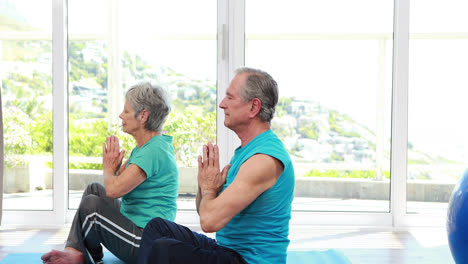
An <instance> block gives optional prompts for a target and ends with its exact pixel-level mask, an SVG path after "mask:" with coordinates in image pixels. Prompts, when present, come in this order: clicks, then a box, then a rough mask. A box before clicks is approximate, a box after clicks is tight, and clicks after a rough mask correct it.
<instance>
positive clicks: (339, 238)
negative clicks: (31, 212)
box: [0, 226, 454, 264]
mask: <svg viewBox="0 0 468 264" xmlns="http://www.w3.org/2000/svg"><path fill="white" fill-rule="evenodd" d="M194 229H195V230H197V228H194ZM68 230H69V228H66V227H65V228H57V229H16V228H8V227H1V228H0V260H1V259H3V258H4V257H5V256H6V255H7V254H9V253H20V252H21V253H26V252H46V251H49V250H51V249H62V248H63V246H64V241H65V239H66V238H67V235H68ZM197 231H198V230H197ZM290 238H291V244H290V247H289V249H294V250H326V249H331V248H333V249H335V250H339V251H341V252H342V253H343V254H344V255H345V256H346V257H347V258H348V259H349V260H350V261H351V263H353V264H358V263H359V264H367V263H369V264H370V263H372V264H376V263H377V264H390V263H392V264H393V263H395V264H405V263H408V264H419V263H421V264H439V263H440V264H451V263H454V261H453V259H452V256H451V253H450V249H449V247H448V243H447V236H446V231H445V229H444V228H420V229H410V230H405V231H392V230H388V229H387V230H382V229H371V228H364V229H358V228H344V227H337V228H331V227H317V226H311V227H307V226H291V235H290Z"/></svg>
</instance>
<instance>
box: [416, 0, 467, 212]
mask: <svg viewBox="0 0 468 264" xmlns="http://www.w3.org/2000/svg"><path fill="white" fill-rule="evenodd" d="M467 9H468V2H467V1H463V0H449V1H444V2H443V3H442V2H439V1H420V0H413V1H411V9H410V10H411V14H410V18H411V20H410V50H409V51H410V61H409V62H410V64H409V65H410V71H409V76H410V78H409V89H408V92H409V95H408V100H409V102H408V107H409V110H408V175H407V211H408V212H409V213H431V214H434V213H445V211H446V209H447V202H448V200H449V198H450V194H451V192H452V189H453V186H454V184H455V183H456V182H457V180H458V179H459V178H460V177H461V176H462V174H463V171H464V170H466V168H468V162H467V160H468V137H467V136H466V131H467V128H468V127H467V125H466V122H464V120H465V119H466V116H467V115H468V110H467V108H466V106H465V105H466V98H467V97H468V75H467V74H466V73H467V72H468V49H467V48H466V47H467V46H468V18H467V16H466V14H465V12H464V10H467ZM435 17H437V19H434V18H435Z"/></svg>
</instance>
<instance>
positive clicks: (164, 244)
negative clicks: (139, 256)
mask: <svg viewBox="0 0 468 264" xmlns="http://www.w3.org/2000/svg"><path fill="white" fill-rule="evenodd" d="M177 243H180V241H177V240H174V239H171V238H165V237H162V238H159V239H156V240H153V242H152V244H151V247H150V254H149V256H148V257H149V259H148V260H149V262H148V263H169V259H170V256H171V251H172V250H171V247H172V246H174V245H175V244H177Z"/></svg>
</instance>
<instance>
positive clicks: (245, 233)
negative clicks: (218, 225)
mask: <svg viewBox="0 0 468 264" xmlns="http://www.w3.org/2000/svg"><path fill="white" fill-rule="evenodd" d="M255 154H266V155H269V156H272V157H274V158H276V159H277V160H279V161H280V162H281V163H282V164H283V166H284V170H283V173H282V174H281V176H280V177H279V178H278V180H277V181H276V183H275V185H273V187H271V188H270V189H268V190H266V191H265V192H264V193H262V194H261V195H260V196H259V197H257V199H256V200H255V201H253V202H252V203H251V204H250V205H249V206H247V207H246V208H245V209H244V210H243V211H241V212H240V213H239V214H238V215H236V216H234V218H232V219H231V221H229V223H228V224H227V225H226V226H225V227H224V228H223V229H221V230H220V231H218V232H217V233H216V239H217V241H218V244H219V245H221V246H224V247H228V248H231V249H234V250H235V251H237V252H238V253H240V254H241V255H242V257H243V258H244V259H245V260H246V261H247V262H248V263H252V264H260V263H275V264H277V263H286V251H287V248H288V245H289V239H288V235H289V220H290V219H291V203H292V200H293V195H294V168H293V165H292V163H291V159H290V157H289V154H288V152H287V151H286V149H285V147H284V145H283V143H282V142H281V141H280V140H279V139H278V137H277V136H276V134H275V133H274V132H273V131H271V130H268V131H266V132H264V133H262V134H260V135H258V136H257V137H255V138H254V139H253V140H252V141H250V142H249V143H248V144H247V145H245V146H244V147H242V148H241V147H239V148H237V149H236V151H235V153H234V156H233V157H232V159H231V162H230V164H231V168H230V169H229V172H228V175H227V179H226V184H225V185H224V187H223V190H224V189H226V188H227V187H228V186H229V184H231V183H232V182H233V181H234V178H235V177H236V175H237V173H238V171H239V168H240V167H241V165H242V164H243V163H244V162H245V161H246V160H248V159H249V158H250V157H252V156H253V155H255Z"/></svg>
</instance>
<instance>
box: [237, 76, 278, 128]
mask: <svg viewBox="0 0 468 264" xmlns="http://www.w3.org/2000/svg"><path fill="white" fill-rule="evenodd" d="M235 73H236V75H237V74H241V73H247V74H248V76H247V79H246V80H245V84H244V86H243V87H242V89H240V92H239V95H240V97H241V98H242V100H243V101H244V102H249V101H251V100H252V99H254V98H258V99H259V100H260V102H262V106H261V108H260V112H259V114H258V116H259V117H260V120H262V121H263V122H270V121H271V119H273V115H274V114H275V106H276V104H277V103H278V84H277V83H276V81H275V80H274V79H273V77H271V75H270V74H268V73H267V72H264V71H262V70H259V69H253V68H248V67H243V68H239V69H237V70H236V72H235Z"/></svg>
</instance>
